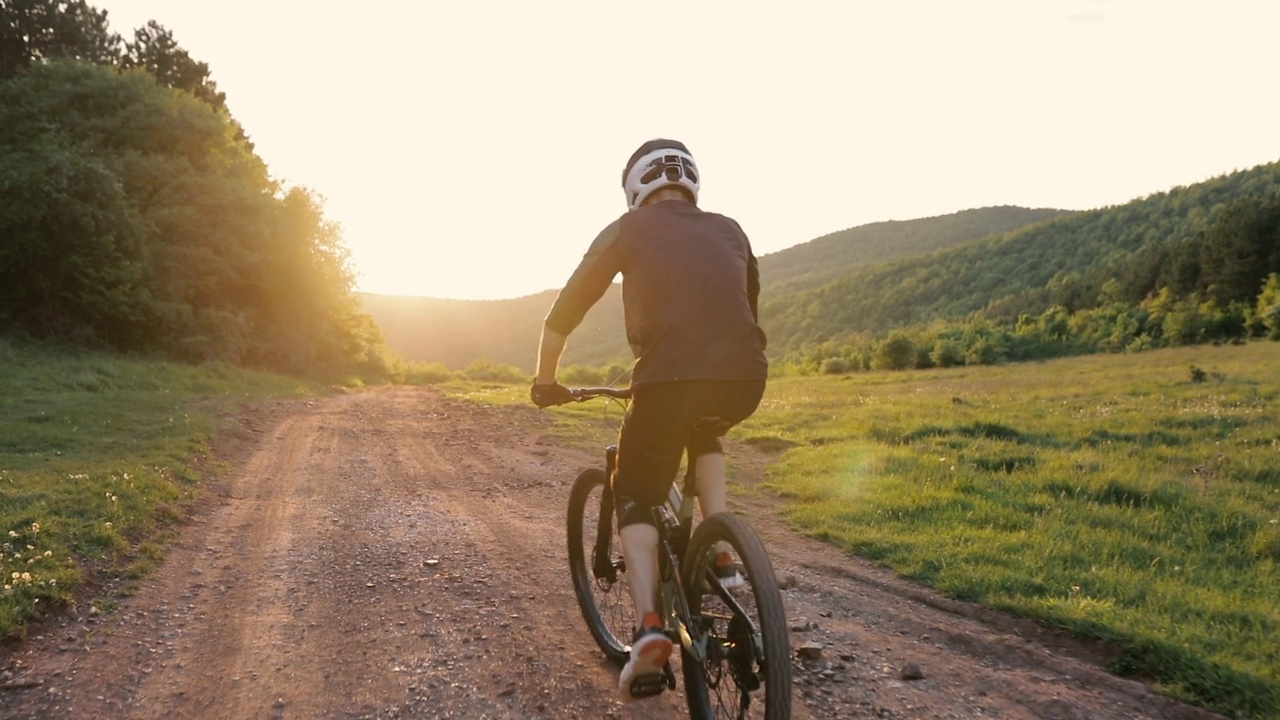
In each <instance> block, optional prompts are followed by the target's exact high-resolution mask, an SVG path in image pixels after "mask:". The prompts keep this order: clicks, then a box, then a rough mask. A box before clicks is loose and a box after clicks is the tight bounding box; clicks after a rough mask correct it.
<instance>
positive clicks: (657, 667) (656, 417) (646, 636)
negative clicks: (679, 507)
mask: <svg viewBox="0 0 1280 720" xmlns="http://www.w3.org/2000/svg"><path fill="white" fill-rule="evenodd" d="M667 385H676V383H668V384H660V385H656V386H639V387H637V388H636V389H635V393H634V395H633V397H632V401H631V407H630V408H629V409H628V410H627V415H626V417H625V418H624V419H623V423H622V431H621V434H620V436H619V438H618V466H617V473H616V474H615V476H614V498H615V501H616V507H617V513H618V532H619V536H620V538H621V540H622V554H623V557H624V558H625V560H626V563H627V575H628V579H629V580H630V582H631V591H632V599H633V601H634V604H635V612H636V634H635V637H634V639H633V640H632V644H631V653H630V657H629V659H628V660H627V664H626V665H625V666H624V667H623V668H622V672H621V674H620V675H619V677H618V687H619V689H620V690H622V691H623V692H624V693H626V694H628V695H630V696H643V695H651V694H654V693H656V692H661V690H662V688H663V687H664V684H665V680H664V678H663V672H662V669H663V667H664V666H665V665H666V664H667V659H668V658H669V657H670V655H671V652H672V650H673V648H674V645H673V643H672V641H671V640H670V638H668V637H667V635H666V634H665V632H664V627H663V626H664V622H663V620H662V619H661V617H660V616H659V615H658V614H657V609H658V607H657V594H658V583H659V576H658V539H659V535H658V529H657V527H656V526H655V525H654V522H655V520H654V517H653V508H655V507H657V506H659V505H661V504H662V503H663V502H664V501H665V499H666V496H667V487H668V486H669V485H670V483H671V482H672V479H673V478H674V477H675V475H676V471H677V470H678V469H679V467H680V456H681V453H682V452H683V450H684V445H685V441H686V440H687V438H688V437H689V431H690V429H691V427H692V423H691V422H682V421H681V420H680V418H681V412H680V407H681V400H680V397H681V395H682V393H681V392H680V389H679V388H678V387H677V388H671V387H667Z"/></svg>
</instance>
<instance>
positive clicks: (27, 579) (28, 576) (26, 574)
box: [22, 572, 31, 582]
mask: <svg viewBox="0 0 1280 720" xmlns="http://www.w3.org/2000/svg"><path fill="white" fill-rule="evenodd" d="M22 582H31V573H29V572H24V573H22Z"/></svg>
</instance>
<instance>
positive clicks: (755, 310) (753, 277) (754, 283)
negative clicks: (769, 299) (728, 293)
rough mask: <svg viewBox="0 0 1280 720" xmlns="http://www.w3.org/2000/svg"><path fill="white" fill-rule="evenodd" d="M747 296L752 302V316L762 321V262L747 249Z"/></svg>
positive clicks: (757, 320) (757, 321) (757, 322)
mask: <svg viewBox="0 0 1280 720" xmlns="http://www.w3.org/2000/svg"><path fill="white" fill-rule="evenodd" d="M747 298H748V299H749V300H750V302H751V317H753V318H755V321H756V324H759V323H760V307H759V306H760V263H758V262H756V256H755V255H753V254H752V253H751V252H750V251H747Z"/></svg>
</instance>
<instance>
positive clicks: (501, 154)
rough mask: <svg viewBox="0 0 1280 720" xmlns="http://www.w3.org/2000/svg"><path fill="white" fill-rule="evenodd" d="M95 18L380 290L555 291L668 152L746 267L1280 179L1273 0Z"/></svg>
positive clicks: (193, 11) (364, 9)
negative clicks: (1266, 167)
mask: <svg viewBox="0 0 1280 720" xmlns="http://www.w3.org/2000/svg"><path fill="white" fill-rule="evenodd" d="M90 4H92V5H95V6H96V7H98V8H100V9H105V10H107V11H108V13H109V15H108V20H109V22H110V25H111V29H112V30H113V31H115V32H117V33H120V34H121V35H123V36H125V37H126V38H128V37H130V36H131V35H132V31H133V28H135V27H137V26H140V25H143V24H145V23H146V21H147V20H150V19H154V20H156V21H158V22H159V23H160V24H161V25H163V26H165V27H166V28H168V29H169V30H171V31H172V32H173V34H174V37H175V38H176V39H177V41H178V43H179V44H180V45H181V46H182V47H183V48H185V49H186V50H187V51H188V52H190V54H191V56H192V57H193V58H195V59H197V60H200V61H203V62H206V63H208V64H209V66H210V69H211V72H212V78H213V80H214V82H216V83H217V85H218V88H219V89H220V90H222V91H223V92H225V93H226V95H227V105H228V107H229V108H230V110H231V112H232V114H233V115H234V116H235V117H236V118H237V119H238V120H239V121H240V122H241V124H242V125H243V126H244V127H245V129H246V130H247V132H248V133H249V135H250V138H251V139H252V140H253V142H254V144H255V146H256V149H257V152H258V154H259V155H261V156H262V158H263V159H264V160H265V161H266V162H267V164H268V166H269V168H270V169H271V172H272V174H273V176H275V177H276V178H277V179H279V180H281V181H283V182H284V183H286V184H288V185H301V186H305V187H308V188H311V189H313V190H315V191H316V192H317V193H319V194H320V195H322V196H323V197H324V198H325V211H326V214H327V216H328V217H329V218H330V219H332V220H334V221H336V222H338V223H340V224H341V225H342V228H343V237H344V239H345V242H346V245H347V247H348V248H349V249H350V251H351V256H352V265H353V268H354V269H355V270H356V272H357V275H358V289H360V290H363V291H368V292H374V293H382V294H399V295H427V296H433V297H450V298H470V299H482V298H495V299H496V298H508V297H516V296H521V295H527V294H530V293H534V292H538V291H541V290H546V289H551V288H558V287H559V286H560V285H561V284H562V283H563V282H564V280H565V279H566V278H567V277H568V275H569V273H570V272H571V271H572V270H573V268H574V266H575V265H576V263H577V261H578V259H579V258H580V257H581V255H582V253H583V252H584V251H585V250H586V248H587V245H588V244H589V243H590V242H591V240H592V239H593V238H594V237H595V235H596V233H597V232H598V231H599V230H600V229H601V228H602V227H603V226H604V225H605V224H607V223H608V222H610V221H611V220H613V219H614V218H615V217H617V216H618V215H619V214H620V213H621V212H622V211H623V210H625V204H624V203H623V195H622V191H621V189H620V188H619V176H620V174H621V170H622V164H623V162H625V161H626V159H627V157H628V156H629V155H630V154H631V151H632V150H634V149H635V148H636V146H638V145H639V144H640V143H641V142H643V141H645V140H647V139H650V138H653V137H659V136H663V137H674V138H678V139H680V140H682V141H684V143H685V144H686V145H688V147H689V149H690V150H691V151H692V152H693V154H694V157H695V158H696V159H697V161H698V164H699V166H700V169H701V171H702V175H703V177H702V180H703V191H702V197H701V202H700V204H701V205H702V206H703V207H704V208H706V209H708V210H713V211H717V212H722V213H725V214H727V215H731V216H733V217H735V218H737V219H738V221H739V222H740V223H741V224H742V226H743V227H744V229H745V230H746V231H747V234H748V235H749V236H750V237H751V240H752V244H753V246H754V247H755V250H756V253H757V254H758V255H763V254H766V253H769V252H773V251H777V250H781V249H783V248H786V247H789V246H792V245H796V244H798V243H802V242H805V241H808V240H811V239H813V238H815V237H818V236H821V235H824V234H826V233H830V232H834V231H836V230H841V229H844V228H848V227H852V226H856V225H863V224H866V223H870V222H877V221H881V220H907V219H913V218H918V217H928V216H933V215H941V214H946V213H951V212H956V211H959V210H965V209H969V208H975V207H986V206H991V205H1020V206H1025V207H1055V208H1066V209H1078V210H1084V209H1092V208H1097V207H1103V206H1107V205H1117V204H1121V203H1124V202H1127V201H1129V200H1132V199H1134V198H1137V197H1142V196H1145V195H1149V194H1151V193H1154V192H1160V191H1163V190H1168V189H1169V188H1171V187H1174V186H1178V185H1189V184H1192V183H1196V182H1200V181H1203V180H1206V179H1209V178H1211V177H1216V176H1219V175H1223V174H1226V173H1229V172H1232V171H1234V170H1240V169H1246V168H1250V167H1254V166H1256V165H1260V164H1264V163H1269V162H1274V161H1277V160H1280V132H1277V131H1276V127H1275V118H1276V116H1277V110H1280V98H1277V95H1276V92H1275V70H1276V62H1275V32H1276V28H1278V27H1280V2H1275V1H1274V0H1256V1H1243V0H1216V1H1215V2H1203V1H1192V0H1060V1H1054V0H1047V1H1043V2H1041V1H1038V0H968V1H966V2H953V1H951V0H938V1H936V2H932V1H914V2H884V1H882V2H874V3H872V2H841V1H832V2H805V1H804V0H800V1H798V2H794V3H786V4H783V3H777V2H771V3H756V2H742V1H741V0H738V1H734V2H728V1H714V2H712V1H708V2H687V1H683V2H667V1H663V2H631V3H614V2H599V1H598V0H589V1H587V0H584V1H578V2H539V3H533V2H522V1H516V0H511V1H498V2H487V3H466V2H451V3H437V2H412V1H409V0H401V1H396V2H383V3H373V4H363V5H359V4H356V5H352V4H342V5H338V4H330V3H317V2H314V1H313V0H268V1H266V2H263V1H262V0H253V1H252V2H251V1H249V0H218V2H213V0H98V1H97V2H95V1H94V0H90ZM784 7H785V9H783V8H784Z"/></svg>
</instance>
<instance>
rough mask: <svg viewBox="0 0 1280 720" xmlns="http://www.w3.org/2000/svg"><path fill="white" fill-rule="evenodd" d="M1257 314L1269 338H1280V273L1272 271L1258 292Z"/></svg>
mask: <svg viewBox="0 0 1280 720" xmlns="http://www.w3.org/2000/svg"><path fill="white" fill-rule="evenodd" d="M1255 316H1256V317H1257V319H1258V321H1259V322H1261V323H1262V326H1263V327H1264V328H1265V329H1266V334H1267V339H1269V340H1280V274H1277V273H1271V274H1270V275H1268V276H1267V282H1266V284H1265V285H1263V286H1262V292H1261V293H1259V294H1258V304H1257V310H1256V312H1255Z"/></svg>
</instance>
